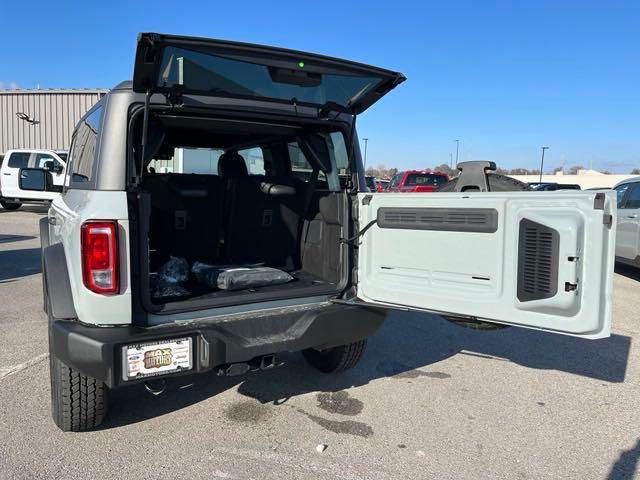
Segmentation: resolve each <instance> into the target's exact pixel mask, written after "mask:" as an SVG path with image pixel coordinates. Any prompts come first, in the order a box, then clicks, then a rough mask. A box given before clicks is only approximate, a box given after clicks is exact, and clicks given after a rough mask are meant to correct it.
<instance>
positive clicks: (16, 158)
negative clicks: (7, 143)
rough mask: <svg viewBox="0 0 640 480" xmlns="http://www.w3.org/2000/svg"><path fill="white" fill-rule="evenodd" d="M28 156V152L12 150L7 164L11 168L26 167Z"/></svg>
mask: <svg viewBox="0 0 640 480" xmlns="http://www.w3.org/2000/svg"><path fill="white" fill-rule="evenodd" d="M30 156H31V154H30V153H29V152H13V153H12V154H11V156H10V157H9V163H8V164H7V165H8V166H9V167H11V168H27V166H28V165H29V157H30Z"/></svg>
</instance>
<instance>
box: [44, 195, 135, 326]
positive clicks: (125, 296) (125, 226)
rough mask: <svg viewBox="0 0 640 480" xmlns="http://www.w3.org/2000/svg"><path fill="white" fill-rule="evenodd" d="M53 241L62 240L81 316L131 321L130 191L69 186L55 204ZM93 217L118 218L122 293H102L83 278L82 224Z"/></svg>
mask: <svg viewBox="0 0 640 480" xmlns="http://www.w3.org/2000/svg"><path fill="white" fill-rule="evenodd" d="M52 215H53V216H55V217H56V225H54V227H53V228H52V229H51V228H50V232H51V237H50V239H51V243H55V242H62V243H63V244H64V251H65V256H66V261H67V269H68V271H69V282H70V284H71V291H72V292H73V303H74V307H75V310H76V312H77V314H78V320H80V321H81V322H84V323H90V324H96V325H124V324H130V323H131V271H130V258H131V257H130V248H129V216H128V209H127V195H126V192H123V191H95V190H73V189H72V190H68V191H67V192H66V193H65V194H64V195H62V196H60V197H59V198H57V199H56V200H55V201H54V202H53V203H52V205H51V211H50V216H52ZM89 220H117V221H118V233H119V236H118V250H119V264H120V293H118V294H116V295H100V294H97V293H94V292H91V291H90V290H88V289H87V288H85V286H84V283H83V281H82V258H81V243H80V228H81V226H82V224H83V223H84V222H86V221H89Z"/></svg>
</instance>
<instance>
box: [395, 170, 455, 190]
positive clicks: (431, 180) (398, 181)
mask: <svg viewBox="0 0 640 480" xmlns="http://www.w3.org/2000/svg"><path fill="white" fill-rule="evenodd" d="M448 181H449V176H448V175H447V174H446V173H442V172H432V171H430V170H407V171H406V172H398V173H397V174H396V175H394V177H393V178H392V179H391V183H390V184H389V188H388V189H387V191H388V192H433V191H435V190H436V189H437V188H438V187H439V186H441V185H444V184H445V183H447V182H448Z"/></svg>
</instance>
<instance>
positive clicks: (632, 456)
mask: <svg viewBox="0 0 640 480" xmlns="http://www.w3.org/2000/svg"><path fill="white" fill-rule="evenodd" d="M639 459H640V438H638V440H637V441H636V444H635V445H634V447H633V448H631V449H630V450H625V451H624V452H622V454H621V455H620V457H619V458H618V460H616V462H615V463H614V464H613V466H612V467H611V471H610V472H609V475H607V480H632V479H633V478H635V475H636V467H637V466H638V460H639Z"/></svg>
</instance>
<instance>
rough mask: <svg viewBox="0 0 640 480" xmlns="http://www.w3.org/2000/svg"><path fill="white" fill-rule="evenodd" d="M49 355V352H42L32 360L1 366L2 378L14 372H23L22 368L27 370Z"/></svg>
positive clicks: (0, 376) (0, 373)
mask: <svg viewBox="0 0 640 480" xmlns="http://www.w3.org/2000/svg"><path fill="white" fill-rule="evenodd" d="M48 356H49V354H48V353H42V354H40V355H38V356H36V357H33V358H32V359H31V360H29V361H26V362H24V363H20V364H18V365H12V366H10V367H3V368H0V379H2V378H4V377H8V376H9V375H13V374H14V373H18V372H21V371H22V370H25V369H27V368H29V367H33V366H34V365H37V364H38V363H40V362H42V361H43V360H46V358H47V357H48Z"/></svg>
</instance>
